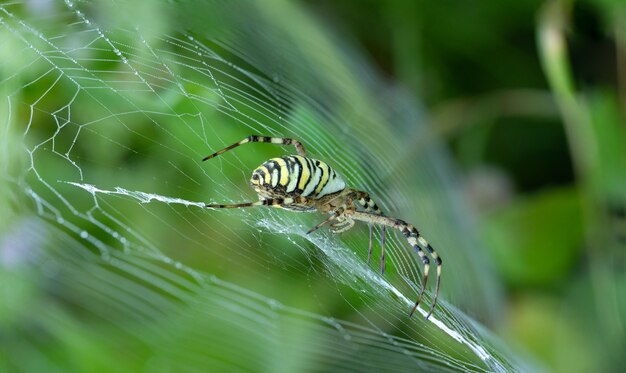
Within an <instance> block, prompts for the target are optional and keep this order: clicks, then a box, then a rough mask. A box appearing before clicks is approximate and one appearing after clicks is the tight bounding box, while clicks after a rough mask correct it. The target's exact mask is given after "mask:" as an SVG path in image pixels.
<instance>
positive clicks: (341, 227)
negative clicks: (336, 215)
mask: <svg viewBox="0 0 626 373" xmlns="http://www.w3.org/2000/svg"><path fill="white" fill-rule="evenodd" d="M352 227H354V220H353V219H346V220H343V221H341V222H338V223H335V224H333V225H332V228H331V229H332V232H333V233H335V234H337V233H341V232H345V231H347V230H348V229H350V228H352Z"/></svg>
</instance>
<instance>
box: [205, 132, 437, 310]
mask: <svg viewBox="0 0 626 373" xmlns="http://www.w3.org/2000/svg"><path fill="white" fill-rule="evenodd" d="M249 142H262V143H272V144H283V145H293V146H295V148H296V150H297V152H298V155H288V156H283V157H278V158H272V159H269V160H267V161H265V162H264V163H263V164H261V165H260V166H259V167H257V168H256V169H254V171H252V176H251V178H250V186H251V187H252V188H253V189H254V190H255V191H256V193H257V194H258V196H259V201H257V202H247V203H240V204H233V205H222V204H207V205H206V207H207V208H240V207H250V206H269V207H276V208H283V209H287V210H292V211H301V212H304V211H308V212H311V211H320V212H322V213H327V214H329V215H330V216H329V217H328V218H327V219H326V220H324V221H322V222H321V223H319V224H317V225H316V226H315V227H313V228H311V229H310V230H309V231H308V232H307V234H308V233H311V232H314V231H316V230H317V229H319V228H320V227H322V226H323V225H325V224H328V223H330V227H331V230H332V231H333V232H334V233H340V232H344V231H346V230H348V229H350V228H352V227H353V226H354V224H355V221H356V220H359V221H364V222H366V223H368V224H369V227H370V235H369V239H370V241H369V250H368V263H369V262H370V258H371V254H372V238H373V226H372V225H373V224H378V225H381V226H382V232H381V261H380V268H381V272H383V273H384V271H385V232H386V228H387V227H389V228H394V229H397V230H399V231H400V232H401V233H402V234H403V235H404V237H405V238H406V239H407V241H408V242H409V244H410V245H411V246H412V247H413V248H414V249H415V250H416V251H417V253H418V255H419V256H420V258H421V260H422V263H423V265H424V279H423V282H422V287H421V290H420V293H419V296H418V299H417V301H416V302H415V305H414V306H413V308H412V310H411V313H410V315H413V313H414V312H415V310H416V309H417V306H418V305H419V303H420V300H421V298H422V295H423V294H424V290H425V288H426V283H427V281H428V272H429V268H430V259H429V258H428V256H427V254H426V252H428V253H429V254H430V257H431V258H432V259H433V260H434V261H435V263H436V264H437V285H436V290H435V296H434V297H433V304H432V305H431V307H430V311H429V312H428V314H427V316H426V318H428V317H430V315H431V314H432V312H433V310H434V309H435V305H436V304H437V297H438V295H439V284H440V277H441V264H442V262H441V258H440V257H439V255H438V254H437V253H436V252H435V250H434V249H433V248H432V246H431V245H430V244H429V243H428V242H427V241H426V240H425V239H424V237H422V236H421V235H420V233H419V231H418V230H417V229H416V228H415V227H414V226H413V225H411V224H408V223H406V222H405V221H403V220H400V219H395V218H391V217H388V216H385V215H384V214H383V213H382V211H381V210H380V209H379V207H378V205H376V203H375V202H374V201H373V200H372V199H371V198H370V196H369V194H368V193H367V192H363V191H359V190H356V189H350V188H347V187H346V183H345V181H344V180H343V178H342V177H341V176H340V175H339V174H338V173H337V172H336V171H335V170H333V169H332V168H331V167H330V166H329V165H328V164H326V163H325V162H323V161H320V160H317V159H313V158H308V157H306V156H305V151H304V147H303V146H302V144H301V143H300V142H299V141H297V140H294V139H289V138H281V137H267V136H254V135H253V136H248V137H246V138H245V139H243V140H241V141H239V142H237V143H235V144H232V145H230V146H228V147H226V148H224V149H222V150H220V151H218V152H216V153H213V154H211V155H209V156H207V157H205V158H204V159H202V160H203V161H206V160H208V159H211V158H213V157H216V156H218V155H220V154H222V153H224V152H226V151H228V150H231V149H233V148H235V147H238V146H240V145H243V144H246V143H249Z"/></svg>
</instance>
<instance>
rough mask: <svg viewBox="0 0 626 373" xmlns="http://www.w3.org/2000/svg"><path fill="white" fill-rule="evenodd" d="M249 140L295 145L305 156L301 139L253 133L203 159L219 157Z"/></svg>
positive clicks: (300, 153)
mask: <svg viewBox="0 0 626 373" xmlns="http://www.w3.org/2000/svg"><path fill="white" fill-rule="evenodd" d="M249 142H269V143H272V144H283V145H293V146H295V148H296V151H297V152H298V154H299V155H301V156H304V154H305V151H304V147H303V146H302V144H301V143H300V141H298V140H295V139H290V138H286V137H268V136H256V135H251V136H248V137H246V138H245V139H243V140H241V141H239V142H236V143H234V144H232V145H229V146H227V147H225V148H224V149H222V150H220V151H217V152H215V153H213V154H211V155H207V156H206V157H204V158H202V160H203V161H206V160H207V159H211V158H213V157H217V156H218V155H220V154H223V153H226V152H227V151H229V150H231V149H234V148H236V147H238V146H241V145H243V144H247V143H249Z"/></svg>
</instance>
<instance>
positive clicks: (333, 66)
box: [0, 1, 526, 371]
mask: <svg viewBox="0 0 626 373" xmlns="http://www.w3.org/2000/svg"><path fill="white" fill-rule="evenodd" d="M198 14H202V17H198V16H197V15H198ZM0 37H1V40H2V43H1V45H0V48H2V49H1V53H2V55H3V56H4V57H3V58H2V59H1V60H0V77H1V86H0V87H1V92H2V94H1V95H0V99H2V101H3V102H2V105H1V107H2V109H1V111H0V114H1V115H0V118H2V119H1V120H2V122H3V123H4V124H5V125H4V126H3V135H2V136H3V148H2V150H3V155H2V158H3V163H2V167H3V171H5V172H4V173H3V174H4V175H5V177H4V184H5V185H6V188H4V189H5V191H4V192H2V193H3V194H2V200H3V201H4V202H7V203H6V206H8V208H7V207H6V206H5V207H3V208H2V209H3V210H2V212H5V211H6V212H7V214H6V215H5V216H6V221H5V226H6V228H5V234H4V237H3V238H2V240H1V241H0V268H2V272H1V273H2V276H5V277H6V276H9V277H8V279H10V281H11V283H13V284H15V288H16V289H21V288H24V289H27V291H24V292H21V293H20V294H26V295H22V296H20V297H16V298H7V299H14V300H13V301H12V302H9V303H10V304H11V306H10V307H7V309H9V311H6V312H5V313H6V315H5V317H4V319H6V320H8V321H9V324H8V325H13V326H18V327H14V328H12V329H11V333H13V334H11V335H12V336H13V337H15V338H19V339H20V340H23V341H24V342H23V343H20V344H17V345H13V344H12V345H10V346H7V345H6V343H5V342H0V343H2V344H3V345H5V346H4V347H7V348H6V349H4V350H5V351H8V353H7V356H5V357H4V360H5V361H6V363H4V364H7V367H9V368H11V367H13V368H15V367H17V366H19V367H26V368H27V369H28V368H29V367H30V368H41V367H46V368H50V367H56V368H57V369H58V370H66V369H67V368H78V369H80V368H81V362H80V361H79V362H76V361H75V360H74V359H73V358H71V357H70V356H69V355H71V353H70V352H69V351H74V352H76V351H82V353H84V354H85V355H87V356H91V358H90V359H91V360H84V361H83V362H82V364H85V366H89V367H92V366H93V364H102V366H103V367H105V368H106V369H107V370H109V369H110V370H116V368H117V369H120V370H121V369H124V368H128V367H135V368H136V367H148V368H149V369H151V370H168V369H185V370H207V369H215V370H218V369H220V370H223V369H229V370H232V369H239V370H255V371H258V370H261V371H278V370H284V371H295V370H297V371H301V370H307V371H330V370H332V371H338V370H357V371H369V370H371V371H381V370H383V371H384V370H389V371H398V370H408V369H425V370H442V371H448V370H449V371H510V370H524V369H526V368H525V365H524V364H526V362H524V360H520V359H519V358H517V357H516V356H515V355H513V354H512V353H510V352H508V351H507V349H506V348H505V347H504V346H503V345H502V344H501V343H499V342H497V341H496V340H495V339H494V338H493V337H492V336H491V335H490V333H489V332H488V331H487V330H486V329H484V328H483V327H482V326H480V324H478V323H477V322H475V321H474V320H473V319H472V318H471V317H470V316H468V314H469V315H473V317H476V318H478V319H479V320H481V321H482V322H486V323H489V324H492V325H493V324H494V323H496V322H497V321H498V320H497V318H498V316H497V315H498V314H499V313H500V311H501V310H500V307H501V306H500V296H499V290H498V288H497V285H495V284H497V280H496V279H495V277H494V276H493V274H492V272H491V271H490V267H489V264H488V262H487V261H486V260H485V258H484V257H483V253H482V248H481V245H480V242H478V240H477V239H476V237H474V234H473V231H472V226H471V217H470V215H469V213H468V211H467V210H466V208H465V207H464V205H463V201H462V199H461V198H460V197H459V191H458V190H456V185H458V183H457V182H456V180H455V176H454V169H453V168H452V167H451V165H450V163H449V162H448V160H447V158H446V154H445V152H444V151H443V150H442V147H441V146H440V144H439V141H438V139H437V138H436V136H435V135H434V134H432V133H431V132H429V130H428V128H427V127H426V126H425V125H424V122H425V119H424V115H423V113H421V111H420V109H419V104H418V103H417V102H416V101H415V99H414V98H412V97H410V96H409V95H407V94H406V93H405V92H402V90H401V89H399V88H397V87H392V86H389V85H388V84H386V83H385V82H383V81H382V80H381V79H380V78H379V77H378V76H376V74H375V73H374V72H373V71H372V70H371V69H370V68H369V67H368V66H367V64H366V63H365V62H364V61H363V59H362V58H361V57H360V56H359V53H358V51H357V50H355V49H354V47H353V46H350V45H348V44H347V43H345V42H343V41H341V40H338V38H337V37H334V36H332V35H330V34H326V33H325V32H324V31H323V28H322V27H321V26H320V25H319V24H317V23H315V22H314V21H313V20H311V19H310V18H309V17H307V16H306V14H304V13H303V12H301V10H299V9H298V8H297V7H295V6H294V5H293V4H287V3H283V2H280V1H271V2H263V3H261V2H259V3H257V2H252V1H251V2H237V4H236V5H235V4H231V3H227V2H214V3H206V4H204V5H198V4H195V3H179V4H175V5H168V6H165V5H163V6H156V5H146V4H135V3H131V2H129V3H125V2H93V3H92V2H77V3H74V2H71V1H65V2H53V1H30V2H10V3H5V4H4V5H0ZM249 134H261V135H271V136H285V137H287V136H288V137H295V138H298V139H300V140H301V141H302V142H303V144H304V145H305V147H306V149H307V151H308V154H309V155H310V156H313V157H316V158H320V159H323V160H325V161H327V162H328V163H329V164H331V165H332V166H333V167H334V168H335V169H336V170H337V171H338V172H340V173H341V174H342V175H343V176H344V178H345V179H346V181H347V182H348V184H349V185H350V186H351V187H354V188H357V189H360V190H365V191H368V192H370V193H371V195H372V196H373V198H375V200H376V201H377V203H378V204H379V205H380V206H381V208H382V209H383V211H385V212H387V213H388V215H390V216H397V217H401V218H403V219H404V220H407V221H409V222H411V223H413V224H415V225H416V226H417V227H419V228H420V230H421V231H422V233H423V234H424V235H425V237H426V238H427V239H428V240H429V241H430V242H432V244H433V246H435V248H436V249H437V250H438V252H439V253H440V254H441V256H442V258H443V260H444V270H443V275H442V296H441V299H440V303H439V304H440V305H439V306H438V308H437V310H436V312H435V313H434V315H433V316H432V317H431V318H430V319H429V320H428V321H425V320H424V319H423V317H422V318H420V317H418V315H417V316H416V317H413V318H408V317H407V316H408V311H409V310H410V307H411V305H412V303H413V302H414V300H415V297H416V294H417V291H418V286H417V285H416V284H419V283H420V279H421V267H420V265H419V260H418V257H417V255H416V254H415V253H414V252H412V251H411V250H410V248H409V247H408V245H407V243H406V241H405V240H404V239H403V238H402V237H398V235H396V234H395V233H392V234H391V235H390V239H389V241H388V257H387V272H386V273H385V275H384V276H383V275H381V274H380V273H379V271H378V264H377V262H378V260H379V256H378V255H379V254H378V253H376V254H375V255H374V257H373V262H372V264H371V265H369V266H368V263H367V260H366V258H367V240H368V234H367V227H362V226H360V227H356V228H355V229H353V230H351V231H350V232H346V233H345V234H342V235H339V236H334V235H332V234H330V233H328V231H326V230H320V231H318V232H315V234H311V235H306V234H305V232H306V231H307V229H308V228H310V227H311V226H312V225H314V224H315V223H317V222H319V221H320V220H321V219H323V218H324V217H323V216H321V214H298V213H294V212H289V211H280V210H273V209H263V208H258V209H237V210H224V211H211V210H206V209H203V208H202V206H203V204H204V203H232V202H243V201H251V200H255V198H256V197H255V195H254V193H253V192H252V191H251V189H250V188H249V187H248V186H247V179H248V178H249V173H250V170H252V169H253V168H254V167H255V166H256V165H257V164H259V163H261V162H262V161H264V160H265V159H267V158H269V157H271V156H276V155H279V154H290V153H293V152H294V150H293V149H290V148H283V147H280V146H273V145H267V144H249V145H245V146H244V147H241V148H238V149H236V150H234V151H231V152H228V153H225V154H224V155H222V156H220V157H218V158H216V159H213V160H211V161H209V162H204V163H202V162H200V160H201V159H202V157H204V156H205V155H207V154H210V153H212V152H214V151H216V150H218V149H221V148H223V147H224V146H226V145H230V144H231V143H233V142H235V141H238V140H240V139H241V138H243V137H244V136H247V135H249ZM9 219H10V220H9ZM377 238H378V241H379V240H380V235H379V234H377ZM376 248H378V249H380V247H379V245H377V246H376ZM7 291H8V290H7ZM431 296H432V294H431V293H430V292H429V293H428V295H427V296H426V298H427V299H426V301H425V302H424V303H423V305H422V306H421V308H420V309H419V310H418V311H419V313H421V314H422V315H425V314H426V312H427V308H428V307H429V306H430V302H432V297H431ZM32 307H37V309H40V310H42V312H38V313H35V314H32V313H30V312H26V311H25V310H27V309H31V308H32ZM460 309H463V310H465V312H466V313H464V312H461V311H460ZM0 328H3V329H4V328H5V327H4V326H0ZM0 330H2V329H0ZM4 332H7V331H6V330H5V331H4ZM4 332H3V333H4ZM42 335H43V337H42ZM9 340H10V338H9ZM58 344H60V345H61V346H64V347H63V348H62V349H61V351H60V352H59V351H57V350H56V348H55V347H50V346H51V345H55V346H56V345H58ZM89 348H92V349H89ZM94 351H100V352H99V353H97V352H94ZM120 351H133V352H132V353H129V354H128V355H130V357H128V358H127V360H124V361H116V362H111V361H109V360H108V359H107V358H106V356H107V353H115V352H117V353H119V352H120ZM54 352H57V355H54ZM59 354H60V356H61V358H59V356H58V355H59ZM53 355H54V357H53ZM24 357H28V358H27V359H25V358H24ZM85 359H87V358H85ZM87 361H88V363H87ZM129 361H130V362H129ZM111 364H113V365H111ZM124 364H129V365H124ZM133 364H134V365H133ZM1 366H2V365H1V363H0V367H1ZM85 366H83V367H85Z"/></svg>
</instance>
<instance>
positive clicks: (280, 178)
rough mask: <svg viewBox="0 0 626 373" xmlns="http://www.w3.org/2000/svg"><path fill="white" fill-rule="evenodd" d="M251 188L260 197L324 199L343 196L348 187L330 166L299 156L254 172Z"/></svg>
mask: <svg viewBox="0 0 626 373" xmlns="http://www.w3.org/2000/svg"><path fill="white" fill-rule="evenodd" d="M250 185H251V186H252V188H253V189H254V190H255V191H256V192H257V194H258V195H259V197H261V198H262V199H265V198H280V197H308V198H311V199H320V198H321V197H324V196H326V195H330V194H334V193H337V192H340V191H342V190H344V189H345V188H346V183H345V182H344V181H343V178H342V177H341V176H339V175H338V174H337V173H336V172H335V170H333V169H332V168H331V167H330V166H329V165H328V164H326V163H325V162H322V161H320V160H317V159H312V158H306V157H302V156H299V155H289V156H284V157H280V158H272V159H269V160H267V161H266V162H264V163H263V164H262V165H260V166H259V167H257V168H256V169H255V170H254V171H252V177H251V178H250Z"/></svg>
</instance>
